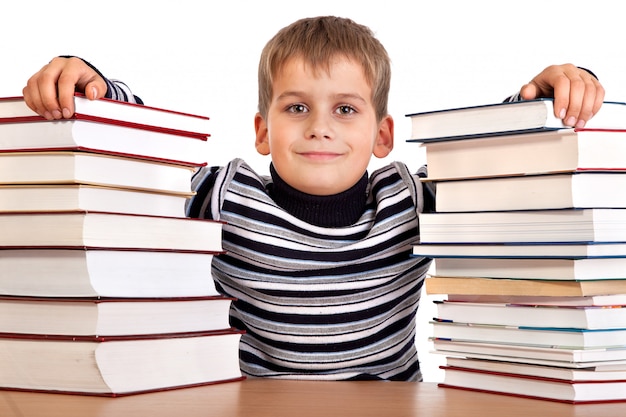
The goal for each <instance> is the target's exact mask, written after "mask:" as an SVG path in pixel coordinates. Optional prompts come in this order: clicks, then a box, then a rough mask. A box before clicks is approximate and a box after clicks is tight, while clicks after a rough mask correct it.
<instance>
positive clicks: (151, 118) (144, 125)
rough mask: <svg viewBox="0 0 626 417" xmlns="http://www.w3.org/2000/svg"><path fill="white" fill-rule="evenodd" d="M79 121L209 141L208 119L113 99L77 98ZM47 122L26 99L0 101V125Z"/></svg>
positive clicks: (81, 96)
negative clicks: (201, 138)
mask: <svg viewBox="0 0 626 417" xmlns="http://www.w3.org/2000/svg"><path fill="white" fill-rule="evenodd" d="M74 107H75V113H74V116H73V118H74V119H77V120H89V121H95V122H101V123H112V124H117V125H123V126H127V127H133V128H139V129H146V130H153V131H158V132H168V133H171V134H177V135H184V136H195V137H203V136H204V137H206V136H208V133H207V132H208V122H209V118H208V117H206V116H201V115H196V114H190V113H185V112H179V111H175V110H169V109H164V108H158V107H151V106H145V105H139V104H133V103H126V102H122V101H117V100H110V99H106V98H103V99H98V100H89V99H87V98H86V97H85V96H84V95H83V94H79V93H77V94H76V95H75V97H74ZM36 120H45V119H44V118H43V117H41V116H39V115H38V114H37V113H35V112H34V111H33V110H31V109H30V108H29V107H28V105H26V102H25V101H24V98H23V97H19V96H17V97H3V98H0V123H2V122H4V123H9V122H28V121H36Z"/></svg>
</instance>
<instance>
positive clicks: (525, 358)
mask: <svg viewBox="0 0 626 417" xmlns="http://www.w3.org/2000/svg"><path fill="white" fill-rule="evenodd" d="M432 344H433V348H434V352H435V353H437V354H442V355H445V356H447V357H450V356H452V357H466V358H474V359H497V360H502V361H507V362H513V363H526V364H535V365H548V366H559V367H562V368H571V369H580V368H589V367H603V368H611V367H619V368H621V369H624V366H625V365H626V347H621V348H597V349H566V348H557V347H539V346H521V345H513V344H503V343H479V342H460V341H454V340H447V339H434V338H433V339H432Z"/></svg>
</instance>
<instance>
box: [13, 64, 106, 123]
mask: <svg viewBox="0 0 626 417" xmlns="http://www.w3.org/2000/svg"><path fill="white" fill-rule="evenodd" d="M106 88H107V87H106V82H105V81H104V79H102V77H101V76H100V75H99V74H98V73H97V72H96V71H94V70H93V69H92V68H91V67H89V66H88V65H87V64H85V62H84V61H83V60H81V59H79V58H60V57H57V58H54V59H53V60H52V61H50V63H49V64H47V65H44V66H43V67H42V68H41V70H39V71H38V72H37V73H35V74H34V75H33V76H32V77H30V78H29V79H28V81H27V83H26V87H24V89H23V90H22V93H23V95H24V100H25V101H26V104H27V105H28V106H29V107H30V108H31V109H32V110H33V111H35V112H36V113H38V114H40V115H41V116H43V117H45V118H46V119H48V120H55V119H62V118H69V117H72V115H73V114H74V93H75V92H83V93H85V92H86V96H87V98H89V99H96V98H101V97H104V95H105V94H106Z"/></svg>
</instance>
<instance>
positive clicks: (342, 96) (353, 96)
mask: <svg viewBox="0 0 626 417" xmlns="http://www.w3.org/2000/svg"><path fill="white" fill-rule="evenodd" d="M307 95H308V94H307V93H305V92H304V91H297V90H294V91H285V92H283V93H282V94H280V95H279V96H278V97H276V100H283V99H286V98H292V97H295V98H303V97H306V96H307ZM333 97H334V98H335V99H336V100H358V101H361V102H363V103H367V100H366V99H365V98H363V96H361V95H360V94H357V93H337V94H334V95H333Z"/></svg>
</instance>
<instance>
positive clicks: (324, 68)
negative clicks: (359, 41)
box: [273, 54, 370, 85]
mask: <svg viewBox="0 0 626 417" xmlns="http://www.w3.org/2000/svg"><path fill="white" fill-rule="evenodd" d="M346 66H351V67H352V68H354V67H355V66H356V67H358V71H360V72H361V74H362V75H363V78H364V79H365V80H366V81H367V84H368V85H370V82H369V80H367V77H366V76H365V69H364V68H363V65H361V64H360V63H359V62H358V61H357V60H355V59H353V58H351V57H348V56H346V55H340V54H336V55H333V56H331V57H329V58H328V59H326V60H324V61H320V60H318V61H314V60H312V59H309V58H306V57H303V56H294V57H291V58H289V59H287V60H285V61H283V62H282V64H281V65H280V66H278V68H276V71H275V73H274V74H273V79H274V82H275V81H276V79H277V78H280V77H282V76H286V75H287V76H288V75H292V74H293V73H306V74H307V76H313V77H315V78H320V77H323V76H330V75H331V74H332V71H333V69H335V68H337V67H346Z"/></svg>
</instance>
